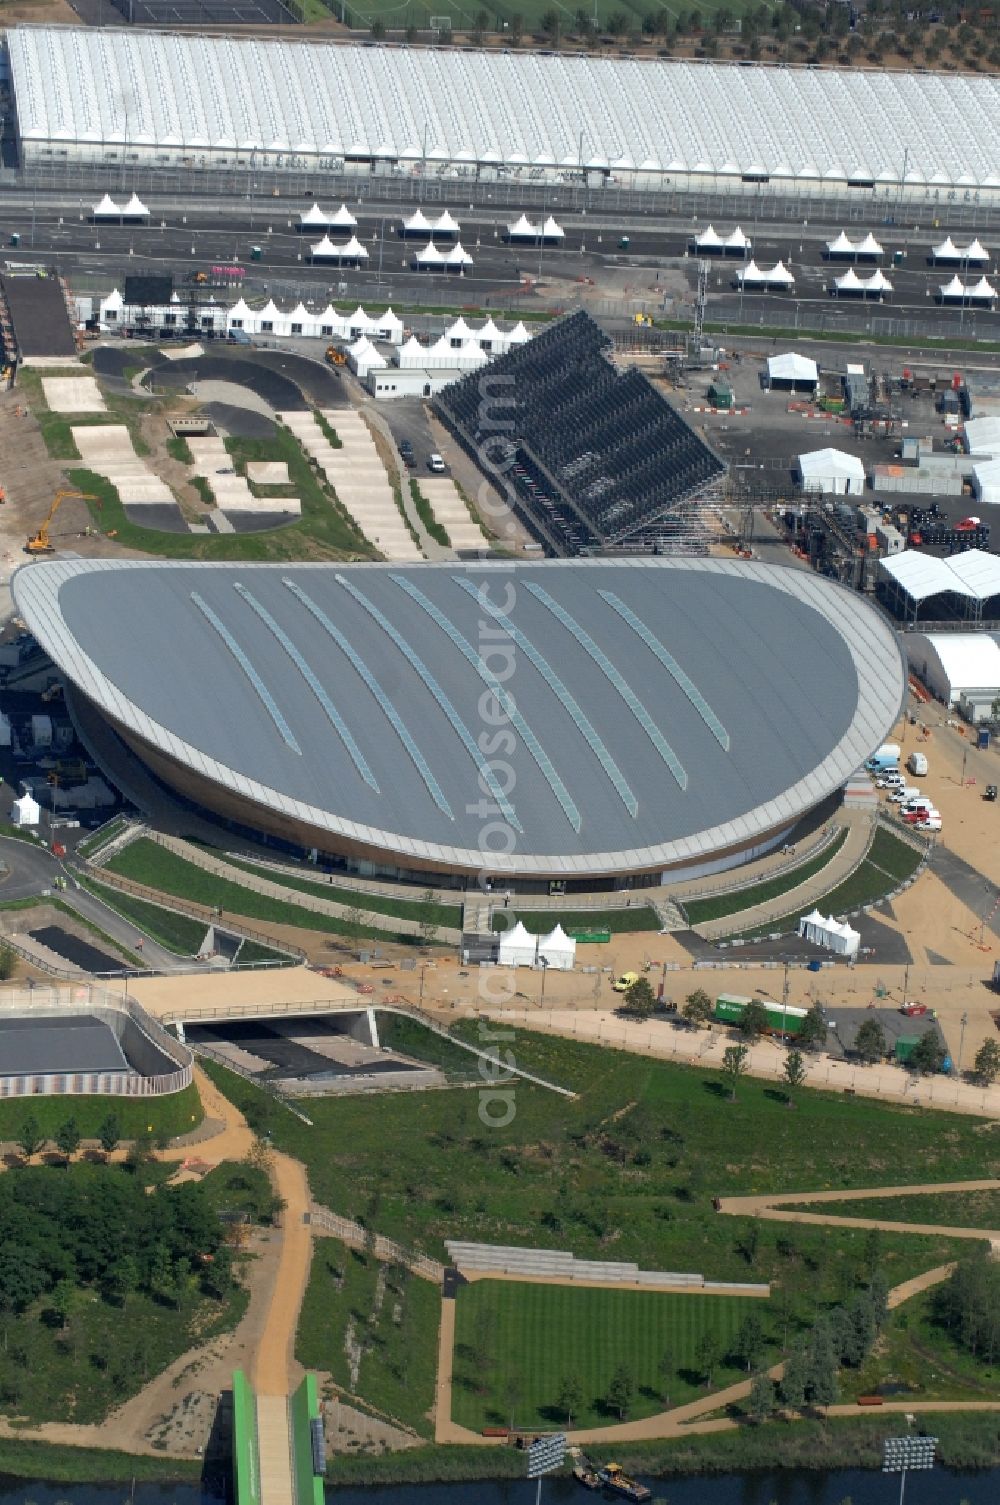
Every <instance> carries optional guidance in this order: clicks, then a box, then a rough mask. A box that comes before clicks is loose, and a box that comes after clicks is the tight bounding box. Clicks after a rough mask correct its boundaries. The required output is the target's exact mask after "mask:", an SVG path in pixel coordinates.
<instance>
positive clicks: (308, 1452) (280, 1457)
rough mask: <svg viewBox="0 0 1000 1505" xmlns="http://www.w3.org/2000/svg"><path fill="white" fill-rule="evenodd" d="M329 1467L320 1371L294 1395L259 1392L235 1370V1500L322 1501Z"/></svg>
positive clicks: (246, 1503)
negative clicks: (324, 1441) (320, 1389)
mask: <svg viewBox="0 0 1000 1505" xmlns="http://www.w3.org/2000/svg"><path fill="white" fill-rule="evenodd" d="M325 1469H326V1456H325V1447H324V1443H323V1421H322V1417H321V1415H320V1409H319V1392H318V1389H317V1385H316V1376H315V1375H314V1374H307V1375H306V1376H305V1378H304V1379H303V1381H302V1383H301V1384H300V1385H299V1386H298V1388H297V1389H296V1390H295V1391H293V1393H292V1394H291V1395H290V1396H286V1395H258V1394H256V1393H255V1392H254V1390H253V1388H252V1387H251V1385H250V1382H249V1380H248V1379H247V1377H246V1375H245V1374H244V1373H243V1371H242V1369H237V1370H236V1371H235V1372H234V1374H233V1481H234V1486H235V1489H234V1499H235V1502H236V1505H323V1476H324V1473H325Z"/></svg>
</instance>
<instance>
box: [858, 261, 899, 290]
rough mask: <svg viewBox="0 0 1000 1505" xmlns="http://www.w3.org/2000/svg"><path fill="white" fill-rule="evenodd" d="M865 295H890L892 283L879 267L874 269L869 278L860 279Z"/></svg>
mask: <svg viewBox="0 0 1000 1505" xmlns="http://www.w3.org/2000/svg"><path fill="white" fill-rule="evenodd" d="M861 281H862V285H863V287H864V290H865V292H866V293H891V292H892V283H891V282H890V281H889V279H888V277H887V276H886V275H885V273H884V272H883V271H882V269H881V268H880V267H876V268H875V271H874V272H872V274H871V276H870V277H863V278H862V279H861Z"/></svg>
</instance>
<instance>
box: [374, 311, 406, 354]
mask: <svg viewBox="0 0 1000 1505" xmlns="http://www.w3.org/2000/svg"><path fill="white" fill-rule="evenodd" d="M372 323H373V324H374V325H375V327H376V328H377V330H378V333H379V335H380V337H381V338H382V339H383V340H387V341H388V343H389V344H390V345H401V344H402V343H403V321H402V319H401V318H400V317H399V315H398V314H395V313H393V311H392V309H391V308H387V309H386V311H385V313H384V314H375V315H374V317H373V319H372Z"/></svg>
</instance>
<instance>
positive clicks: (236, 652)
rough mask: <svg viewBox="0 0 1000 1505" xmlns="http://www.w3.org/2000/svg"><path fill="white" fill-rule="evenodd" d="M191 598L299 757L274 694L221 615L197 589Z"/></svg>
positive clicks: (300, 750)
mask: <svg viewBox="0 0 1000 1505" xmlns="http://www.w3.org/2000/svg"><path fill="white" fill-rule="evenodd" d="M191 600H192V601H193V602H194V604H195V606H197V608H198V610H199V611H200V612H201V614H202V616H203V617H206V618H207V619H208V621H209V622H211V624H212V626H213V627H214V628H215V630H216V632H217V633H218V634H219V636H220V638H221V639H222V641H223V642H224V643H225V645H226V647H227V648H228V649H229V651H230V653H231V654H232V655H233V658H234V659H235V660H236V662H237V663H238V664H239V666H240V668H241V669H242V670H243V673H244V674H245V675H246V677H247V679H248V680H249V681H250V683H251V684H252V685H253V687H254V689H255V690H256V691H257V694H258V695H259V696H260V699H261V701H262V703H263V705H264V709H265V710H266V711H267V714H268V715H269V716H270V718H271V720H272V721H273V722H274V724H275V726H276V727H277V728H278V731H279V732H280V733H281V737H282V741H283V742H284V743H285V745H286V746H287V747H290V748H291V750H292V752H294V753H298V754H299V756H300V757H301V756H302V749H301V747H300V746H299V744H298V743H297V742H296V740H295V737H294V736H293V734H292V729H291V727H290V726H289V725H288V722H287V721H286V720H285V718H284V716H283V715H282V714H281V712H280V711H279V710H278V706H277V702H276V701H275V698H274V696H273V695H272V694H271V692H270V690H269V689H268V688H267V685H266V684H265V683H264V681H263V680H262V679H261V677H260V675H259V674H258V673H257V670H256V669H255V668H254V666H253V664H252V663H251V662H250V660H249V659H248V658H247V655H246V654H245V653H244V651H243V649H242V648H241V647H240V645H239V643H238V642H237V641H236V639H235V638H234V637H233V635H232V633H231V632H230V631H229V628H228V627H227V626H226V624H225V622H223V621H222V619H221V617H219V616H217V615H216V613H215V612H214V611H213V610H212V608H211V607H210V606H209V604H208V602H207V601H205V600H203V599H202V597H201V596H199V594H198V592H197V591H192V592H191Z"/></svg>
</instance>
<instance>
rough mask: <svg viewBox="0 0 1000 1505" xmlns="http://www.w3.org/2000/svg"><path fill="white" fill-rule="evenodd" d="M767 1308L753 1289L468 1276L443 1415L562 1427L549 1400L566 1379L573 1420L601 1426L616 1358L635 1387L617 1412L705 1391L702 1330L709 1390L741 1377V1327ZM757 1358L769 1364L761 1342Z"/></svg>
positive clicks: (658, 1406) (658, 1407) (612, 1415)
mask: <svg viewBox="0 0 1000 1505" xmlns="http://www.w3.org/2000/svg"><path fill="white" fill-rule="evenodd" d="M769 1305H770V1303H769V1302H767V1301H761V1300H757V1299H754V1298H753V1297H735V1296H684V1295H675V1294H674V1293H673V1292H670V1293H664V1292H661V1291H613V1290H597V1289H586V1288H585V1289H574V1288H572V1287H570V1286H549V1285H529V1284H525V1283H520V1282H513V1281H511V1282H507V1281H499V1280H480V1281H476V1282H474V1283H473V1284H471V1285H468V1286H463V1287H462V1288H461V1290H460V1292H459V1295H458V1309H457V1312H456V1328H455V1369H454V1388H453V1391H452V1418H453V1420H455V1421H457V1422H459V1423H460V1424H461V1425H462V1426H466V1427H471V1428H472V1429H473V1430H474V1431H479V1430H480V1429H481V1428H482V1427H484V1426H497V1425H503V1424H505V1423H509V1422H510V1421H511V1420H512V1419H513V1420H514V1421H515V1423H516V1425H518V1426H523V1427H540V1426H544V1427H562V1426H565V1425H566V1422H567V1415H566V1412H565V1410H561V1409H560V1407H559V1405H558V1400H559V1395H560V1390H561V1387H562V1383H563V1381H564V1380H565V1379H566V1377H567V1376H569V1375H572V1376H574V1377H575V1378H577V1379H578V1380H579V1381H580V1384H581V1386H582V1390H583V1399H582V1404H581V1406H580V1410H579V1413H578V1414H577V1415H574V1416H573V1417H572V1423H573V1425H574V1426H580V1427H587V1426H598V1427H600V1426H607V1425H608V1423H609V1422H617V1421H619V1420H620V1419H621V1418H620V1416H619V1413H618V1410H617V1409H616V1408H615V1407H614V1406H613V1405H611V1403H610V1402H609V1400H608V1390H609V1387H610V1384H611V1380H612V1377H613V1376H614V1374H615V1371H616V1370H617V1369H618V1367H619V1365H625V1367H626V1368H627V1369H628V1370H629V1372H630V1374H631V1376H632V1379H633V1383H634V1390H635V1395H634V1400H633V1403H632V1405H631V1406H630V1407H629V1409H628V1413H627V1418H626V1419H627V1420H630V1421H632V1420H637V1419H638V1418H640V1417H643V1416H651V1415H653V1414H654V1413H655V1412H657V1411H662V1410H663V1409H664V1408H665V1407H666V1406H668V1405H683V1404H684V1402H685V1401H689V1400H693V1399H694V1398H695V1397H696V1396H697V1395H698V1394H703V1393H704V1378H703V1376H702V1374H701V1373H700V1370H699V1366H698V1361H697V1349H698V1343H699V1340H700V1339H701V1338H702V1337H703V1335H704V1334H705V1333H706V1332H709V1331H710V1332H712V1333H714V1334H715V1336H716V1338H717V1339H718V1342H719V1348H720V1351H721V1354H722V1355H723V1358H722V1360H721V1361H720V1362H719V1364H718V1367H717V1368H716V1369H715V1370H714V1372H713V1375H712V1382H713V1386H715V1387H721V1386H722V1385H727V1384H733V1383H735V1382H736V1381H737V1380H739V1379H742V1378H745V1374H746V1371H745V1369H744V1368H743V1367H742V1366H740V1365H739V1363H738V1361H736V1360H734V1359H733V1358H732V1357H731V1352H732V1349H733V1346H734V1344H735V1342H736V1337H737V1333H738V1331H739V1328H740V1324H741V1322H742V1321H743V1319H744V1318H745V1317H746V1315H747V1313H748V1312H749V1311H750V1310H751V1309H753V1310H754V1312H756V1314H757V1316H758V1317H759V1319H760V1321H761V1323H762V1324H763V1325H764V1327H765V1330H766V1329H767V1328H768V1327H770V1326H771V1323H770V1321H769V1318H770V1313H769V1311H768V1308H769ZM664 1356H668V1357H669V1363H668V1372H667V1373H666V1374H665V1375H664V1374H661V1373H660V1371H659V1366H660V1363H661V1360H663V1359H664ZM768 1361H769V1362H771V1363H773V1362H775V1355H774V1353H773V1351H772V1350H769V1351H768ZM515 1390H516V1392H517V1395H516V1400H515V1399H514V1398H513V1396H512V1391H515Z"/></svg>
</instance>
